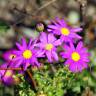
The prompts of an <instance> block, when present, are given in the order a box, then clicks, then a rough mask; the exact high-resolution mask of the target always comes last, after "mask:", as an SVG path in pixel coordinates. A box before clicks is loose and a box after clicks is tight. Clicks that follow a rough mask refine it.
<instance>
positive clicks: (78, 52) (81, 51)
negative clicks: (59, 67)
mask: <svg viewBox="0 0 96 96" xmlns="http://www.w3.org/2000/svg"><path fill="white" fill-rule="evenodd" d="M64 49H65V52H61V55H62V57H63V58H66V59H67V60H66V62H65V65H69V69H70V70H71V71H72V72H81V71H82V70H83V69H84V68H87V67H88V64H87V63H88V62H89V59H88V56H89V54H88V52H87V49H86V48H84V46H83V43H82V42H79V43H78V45H77V47H76V48H75V47H74V45H73V44H72V43H70V46H68V45H65V46H64Z"/></svg>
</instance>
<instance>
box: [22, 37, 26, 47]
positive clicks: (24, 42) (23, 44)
mask: <svg viewBox="0 0 96 96" xmlns="http://www.w3.org/2000/svg"><path fill="white" fill-rule="evenodd" d="M22 46H23V48H26V47H27V42H26V39H25V38H22Z"/></svg>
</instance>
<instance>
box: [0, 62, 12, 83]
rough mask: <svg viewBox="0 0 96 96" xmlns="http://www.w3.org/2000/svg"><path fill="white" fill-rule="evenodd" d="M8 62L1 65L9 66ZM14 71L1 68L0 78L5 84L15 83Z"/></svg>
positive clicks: (2, 66) (3, 66)
mask: <svg viewBox="0 0 96 96" xmlns="http://www.w3.org/2000/svg"><path fill="white" fill-rule="evenodd" d="M7 66H8V64H6V63H5V64H2V65H1V66H0V68H1V69H3V68H7ZM13 73H14V72H13V71H12V70H0V77H1V78H0V80H1V81H2V82H3V83H4V84H5V85H11V84H13V77H12V76H13Z"/></svg>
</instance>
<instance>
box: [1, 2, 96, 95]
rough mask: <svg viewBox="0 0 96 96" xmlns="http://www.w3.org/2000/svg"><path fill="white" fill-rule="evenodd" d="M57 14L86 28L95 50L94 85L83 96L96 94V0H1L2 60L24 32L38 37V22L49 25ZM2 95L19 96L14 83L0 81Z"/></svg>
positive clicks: (86, 37)
mask: <svg viewBox="0 0 96 96" xmlns="http://www.w3.org/2000/svg"><path fill="white" fill-rule="evenodd" d="M55 17H60V18H65V19H66V20H67V21H68V22H69V23H70V24H71V25H72V26H81V27H82V28H83V32H82V34H80V35H81V36H82V37H83V41H84V42H85V46H86V47H88V48H89V51H90V53H91V57H90V59H91V69H92V70H91V75H90V76H89V77H90V79H89V81H88V83H89V86H90V88H85V91H84V92H85V93H82V94H83V95H82V96H96V68H95V67H96V0H0V57H1V59H0V64H2V62H3V59H2V53H3V52H5V51H7V50H9V49H10V48H13V47H14V45H15V42H16V41H19V40H20V38H21V37H22V36H24V37H27V38H30V37H32V38H33V39H35V38H36V37H38V35H39V31H38V30H36V25H37V24H39V23H43V24H44V25H45V27H46V25H47V24H50V23H51V22H50V20H52V19H55ZM82 79H83V78H82ZM87 91H88V92H89V93H88V92H87ZM87 93H88V94H89V95H84V94H87ZM0 96H15V94H14V87H12V88H11V87H10V88H9V87H5V86H3V85H2V86H1V85H0ZM70 96H71V95H70ZM72 96H73V95H72Z"/></svg>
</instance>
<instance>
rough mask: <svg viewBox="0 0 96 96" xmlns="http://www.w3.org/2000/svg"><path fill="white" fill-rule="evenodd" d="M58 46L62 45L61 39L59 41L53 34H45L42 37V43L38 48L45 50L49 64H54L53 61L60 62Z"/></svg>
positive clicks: (38, 44)
mask: <svg viewBox="0 0 96 96" xmlns="http://www.w3.org/2000/svg"><path fill="white" fill-rule="evenodd" d="M58 45H61V42H60V39H58V40H57V39H56V38H55V37H54V35H53V34H51V33H50V34H46V33H44V32H42V33H41V35H40V42H39V43H37V44H36V46H37V47H39V48H41V49H43V50H45V54H46V56H47V58H48V60H49V62H52V61H53V60H56V61H58V55H57V52H56V48H57V46H58Z"/></svg>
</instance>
